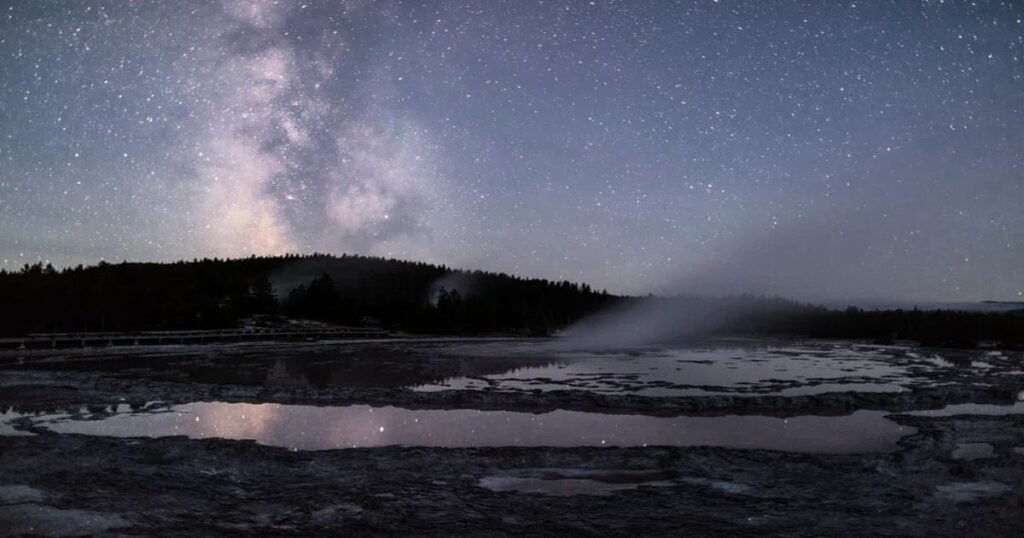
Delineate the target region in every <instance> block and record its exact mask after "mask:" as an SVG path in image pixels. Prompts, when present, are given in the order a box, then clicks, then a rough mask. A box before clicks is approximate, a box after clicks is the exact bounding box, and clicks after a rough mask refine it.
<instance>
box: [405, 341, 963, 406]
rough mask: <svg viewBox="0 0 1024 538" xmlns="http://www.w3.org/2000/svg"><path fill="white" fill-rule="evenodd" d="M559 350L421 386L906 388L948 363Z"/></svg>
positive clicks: (786, 354) (696, 391)
mask: <svg viewBox="0 0 1024 538" xmlns="http://www.w3.org/2000/svg"><path fill="white" fill-rule="evenodd" d="M462 351H463V352H466V353H475V354H478V355H483V354H485V353H498V352H499V351H498V349H497V348H496V347H495V346H494V345H491V346H486V347H485V346H480V347H478V348H475V349H474V348H472V347H470V346H463V348H462ZM519 351H520V352H522V349H520V350H519ZM551 353H552V356H553V357H555V358H556V359H557V361H556V362H554V363H551V364H542V365H529V366H522V367H518V368H515V369H512V370H509V371H505V372H501V373H495V374H485V375H477V376H453V377H449V378H447V379H445V380H444V381H442V382H439V383H426V384H421V385H418V386H415V387H413V388H414V390H417V391H423V392H431V391H440V390H499V391H533V390H541V391H552V390H567V389H568V390H585V391H589V392H597V393H605V394H617V393H630V394H637V395H641V396H686V395H710V394H752V395H753V394H779V395H784V396H798V395H806V394H821V393H825V392H845V391H856V392H902V391H905V390H907V389H908V387H910V386H912V385H914V384H921V383H922V381H923V380H922V379H921V378H920V371H921V370H922V369H936V368H942V367H943V366H942V365H939V364H937V363H935V362H934V360H932V359H923V358H920V357H918V356H915V355H912V354H908V353H905V352H902V351H900V350H897V349H894V348H887V347H882V346H858V345H854V344H823V345H813V346H812V345H807V346H787V347H764V346H762V347H756V346H749V347H706V348H701V347H677V348H654V349H638V350H622V351H614V352H612V351H607V352H600V353H595V352H583V351H571V352H570V351H557V352H554V351H553V352H551ZM949 364H950V365H952V363H949Z"/></svg>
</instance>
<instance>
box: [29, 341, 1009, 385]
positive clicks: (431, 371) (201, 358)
mask: <svg viewBox="0 0 1024 538" xmlns="http://www.w3.org/2000/svg"><path fill="white" fill-rule="evenodd" d="M564 345H565V344H564V342H559V341H558V340H557V339H555V340H543V339H542V340H502V341H485V342H481V341H466V340H461V341H459V340H455V341H441V340H436V341H435V340H431V341H416V342H351V343H345V344H328V343H321V344H309V345H303V346H301V347H296V346H288V345H277V346H271V345H261V346H242V347H211V348H203V347H201V346H200V347H197V348H194V349H191V350H189V349H187V348H183V349H179V350H171V351H168V350H144V349H140V350H139V351H137V352H134V353H129V352H128V351H125V350H123V349H122V350H118V351H117V352H116V353H115V352H114V351H110V352H107V353H109V354H103V353H100V354H93V355H85V356H75V355H69V356H67V357H63V358H62V359H61V360H53V361H40V362H38V363H34V364H32V365H23V366H22V367H30V368H40V369H50V368H52V369H65V370H66V369H70V370H87V371H98V372H105V373H108V374H110V375H115V376H118V377H131V378H146V379H156V380H161V381H176V382H192V383H212V384H228V385H247V386H266V387H272V388H307V389H323V388H327V387H383V388H400V387H407V388H412V389H413V390H416V391H441V390H471V391H536V390H540V391H554V390H580V391H589V392H596V393H604V394H635V395H642V396H652V397H660V396H687V395H698V396H699V395H714V394H736V395H744V394H751V395H756V394H779V395H784V396H798V395H806V394H820V393H824V392H846V391H857V392H899V391H904V390H907V389H909V388H914V387H918V386H927V385H931V384H934V383H936V382H937V381H936V380H935V379H934V377H935V376H933V375H931V374H933V373H935V372H940V373H941V374H942V377H944V378H948V377H957V376H963V375H972V374H971V372H979V371H980V372H985V371H991V370H992V367H993V366H994V365H996V364H998V366H999V368H1003V369H1005V370H1007V373H1008V374H1012V373H1014V372H1017V370H1019V367H1015V366H1014V367H1011V365H1014V364H1016V365H1018V366H1019V364H1020V362H1019V359H1018V358H1014V357H1016V355H1014V356H1013V357H1011V356H1010V355H1005V354H1001V355H992V354H981V353H974V354H970V353H967V352H959V353H958V354H957V353H946V352H943V354H942V355H939V354H936V353H931V352H929V353H927V354H919V353H915V352H913V351H911V348H907V347H901V346H868V345H860V344H856V343H852V342H827V343H820V342H795V343H794V342H786V343H778V342H766V343H759V342H756V341H749V342H745V343H738V342H737V341H735V340H722V341H718V340H701V341H695V342H689V343H682V344H678V345H675V346H673V347H658V348H655V347H652V348H640V349H625V350H614V351H589V350H570V349H566V348H565V347H564ZM975 358H983V359H984V360H974V359H975ZM972 364H973V365H974V366H975V367H976V368H972V366H971V365H972ZM1017 373H1020V372H1017ZM945 380H946V381H948V379H945Z"/></svg>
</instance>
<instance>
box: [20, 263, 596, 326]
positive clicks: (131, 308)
mask: <svg viewBox="0 0 1024 538" xmlns="http://www.w3.org/2000/svg"><path fill="white" fill-rule="evenodd" d="M615 300H616V298H615V297H613V296H610V295H608V294H607V293H604V292H596V291H594V290H592V289H590V287H589V286H588V285H586V284H582V285H581V284H576V283H571V282H552V281H548V280H539V279H523V278H518V277H514V276H509V275H506V274H503V273H502V274H495V273H485V272H481V271H461V270H453V269H449V268H447V267H444V266H437V265H430V264H426V263H415V262H407V261H398V260H390V259H382V258H374V257H365V256H347V255H342V256H340V257H337V256H330V255H320V254H314V255H311V256H296V255H289V256H281V257H250V258H245V259H236V260H221V259H203V260H193V261H190V262H188V261H183V262H176V263H129V262H125V263H118V264H110V263H104V262H101V263H100V264H99V265H96V266H91V267H82V266H78V267H75V268H68V269H63V270H56V269H54V268H53V267H52V266H50V265H46V266H44V265H42V264H35V265H26V266H25V267H23V268H22V269H21V270H20V271H16V272H7V271H0V335H2V336H18V335H23V334H26V333H31V332H71V331H138V330H153V329H200V328H203V329H205V328H222V327H230V326H233V325H235V324H236V323H237V322H238V321H239V320H241V319H243V318H247V317H251V316H254V315H258V314H283V315H287V316H289V317H296V318H309V319H316V320H321V321H327V322H334V323H340V324H347V325H364V324H371V325H379V326H381V327H384V328H391V329H402V330H407V331H413V332H427V333H469V334H480V333H490V332H521V333H533V334H543V333H546V332H548V331H550V330H553V329H556V328H559V327H563V326H565V325H567V324H569V323H571V322H573V321H575V320H577V319H580V318H581V317H583V316H584V315H586V314H588V313H591V312H594V311H597V310H599V309H601V308H603V307H604V306H607V305H608V304H610V303H611V302H614V301H615Z"/></svg>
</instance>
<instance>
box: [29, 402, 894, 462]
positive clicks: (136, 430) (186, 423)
mask: <svg viewBox="0 0 1024 538" xmlns="http://www.w3.org/2000/svg"><path fill="white" fill-rule="evenodd" d="M117 411H118V412H115V413H114V414H101V415H89V414H80V415H69V414H64V415H46V416H37V417H33V419H32V420H33V422H34V423H36V424H38V425H41V426H44V427H46V428H48V429H51V430H53V431H56V432H60V433H81V434H88V435H108V436H116V437H142V436H148V437H162V436H169V435H186V436H188V437H192V438H207V437H219V438H226V439H252V440H255V441H257V442H259V443H262V444H266V445H271V446H279V447H286V448H292V449H297V450H320V449H333V448H354V447H380V446H389V445H405V446H430V447H493V446H517V447H535V446H551V447H580V446H649V445H670V446H716V447H729V448H747V449H754V448H756V449H770V450H781V451H789V452H814V453H855V452H884V451H889V450H892V449H893V448H894V446H895V443H896V441H898V440H899V438H900V437H902V436H904V435H908V434H911V433H914V429H913V428H908V427H903V426H900V425H898V424H896V423H894V422H892V421H890V420H887V419H886V418H885V414H886V413H885V412H881V411H857V412H855V413H853V414H851V415H846V416H800V417H793V418H788V419H783V418H776V417H768V416H752V415H730V416H721V417H651V416H642V415H608V414H600V413H586V412H579V411H566V410H556V411H551V412H548V413H541V414H532V413H520V412H510V411H477V410H468V409H456V410H423V409H403V408H400V407H371V406H366V405H352V406H343V407H314V406H303V405H279V404H247V403H224V402H195V403H190V404H185V405H178V406H173V407H170V408H163V409H152V408H150V409H147V410H145V411H141V412H138V411H137V412H132V411H130V410H129V409H128V407H127V406H120V408H119V409H118V410H117Z"/></svg>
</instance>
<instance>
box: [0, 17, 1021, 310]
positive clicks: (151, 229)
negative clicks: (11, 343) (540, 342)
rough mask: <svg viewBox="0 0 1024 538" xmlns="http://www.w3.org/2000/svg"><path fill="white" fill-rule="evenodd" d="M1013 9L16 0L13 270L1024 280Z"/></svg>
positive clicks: (951, 296) (982, 289)
mask: <svg viewBox="0 0 1024 538" xmlns="http://www.w3.org/2000/svg"><path fill="white" fill-rule="evenodd" d="M1022 114H1024V3H1021V2H1018V1H1004V2H999V1H991V2H986V1H979V2H958V1H946V2H942V1H938V0H929V1H913V0H893V1H863V2H861V1H857V2H831V1H820V0H813V1H806V2H800V1H787V2H781V1H770V0H765V1H749V2H737V1H728V0H721V1H712V0H707V1H686V2H669V1H650V2H642V1H639V0H638V1H612V0H598V1H594V2H586V1H546V2H534V1H526V0H516V1H508V2H497V1H459V2H454V1H453V2H441V1H422V2H398V1H392V2H389V1H381V2H370V1H338V0H335V1H325V2H314V1H310V2H305V3H302V2H290V1H283V0H282V1H280V2H269V1H240V0H238V1H225V2H214V1H202V2H189V1H184V0H173V1H170V0H168V1H165V2H157V1H141V0H138V1H128V0H116V1H115V0H111V1H106V2H86V1H81V2H76V1H70V0H61V1H37V0H31V1H30V0H24V1H18V2H11V1H3V2H0V263H2V264H3V267H6V268H8V269H14V268H18V267H20V266H21V265H22V264H24V263H26V262H34V261H36V260H47V261H51V262H53V263H54V264H55V265H58V266H66V265H71V264H78V263H86V264H91V263H96V262H97V261H98V260H100V259H106V260H108V261H121V260H124V259H127V260H140V261H141V260H160V261H169V260H175V259H183V258H184V259H192V258H195V257H204V256H210V257H212V256H218V257H225V256H232V257H233V256H248V255H249V254H252V253H255V254H281V253H286V252H300V253H309V252H313V251H320V252H329V253H337V254H340V253H342V252H349V253H362V254H373V255H381V256H388V257H398V258H405V259H415V260H423V261H430V262H436V263H444V264H447V265H449V266H456V267H465V268H473V269H476V268H479V269H487V270H497V271H504V272H509V273H516V274H520V275H525V276H538V277H546V278H551V279H570V280H577V281H587V282H589V283H591V284H592V285H594V286H595V287H598V288H608V289H609V291H613V292H624V293H646V292H649V291H653V292H656V293H657V292H670V291H701V292H712V293H718V292H743V291H754V292H771V293H781V294H785V295H788V296H793V297H797V298H804V299H843V298H849V299H886V300H916V301H932V300H934V301H939V300H949V301H964V300H977V299H1002V300H1021V299H1024V115H1022Z"/></svg>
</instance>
